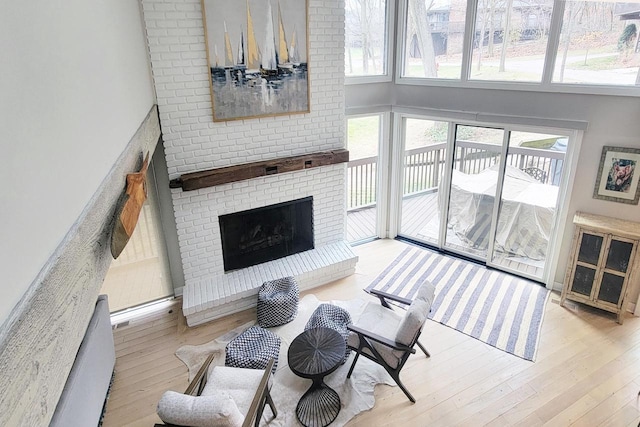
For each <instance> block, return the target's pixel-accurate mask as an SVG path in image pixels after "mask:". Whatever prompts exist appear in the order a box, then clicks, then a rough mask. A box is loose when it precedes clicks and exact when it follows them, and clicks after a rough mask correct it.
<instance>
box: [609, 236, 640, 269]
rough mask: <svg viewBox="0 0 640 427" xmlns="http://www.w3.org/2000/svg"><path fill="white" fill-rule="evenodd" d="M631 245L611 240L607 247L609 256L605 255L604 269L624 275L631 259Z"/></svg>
mask: <svg viewBox="0 0 640 427" xmlns="http://www.w3.org/2000/svg"><path fill="white" fill-rule="evenodd" d="M632 250H633V243H629V242H622V241H620V240H615V239H611V245H610V246H609V254H608V255H607V264H606V265H605V268H607V269H611V270H615V271H619V272H621V273H626V272H627V268H628V267H629V260H630V259H631V251H632Z"/></svg>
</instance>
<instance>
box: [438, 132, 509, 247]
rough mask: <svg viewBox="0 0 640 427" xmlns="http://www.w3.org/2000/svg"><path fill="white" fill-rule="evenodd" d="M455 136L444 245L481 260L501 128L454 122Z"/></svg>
mask: <svg viewBox="0 0 640 427" xmlns="http://www.w3.org/2000/svg"><path fill="white" fill-rule="evenodd" d="M455 136H456V137H455V141H454V144H453V153H454V158H453V163H452V171H451V185H450V186H449V189H450V190H449V204H448V215H447V233H446V235H445V239H444V247H445V248H446V249H449V250H451V251H452V252H458V253H461V254H463V255H465V256H469V257H471V258H477V259H480V260H485V259H486V258H487V254H488V250H489V241H490V233H491V228H492V227H491V226H492V218H493V209H494V201H495V197H496V191H497V183H498V180H499V166H500V156H501V151H502V141H503V139H504V131H503V130H502V129H492V128H486V127H478V126H463V125H456V132H455ZM445 200H446V199H445Z"/></svg>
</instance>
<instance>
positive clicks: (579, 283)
mask: <svg viewBox="0 0 640 427" xmlns="http://www.w3.org/2000/svg"><path fill="white" fill-rule="evenodd" d="M595 278H596V269H595V268H591V267H585V266H584V265H577V266H576V271H575V273H574V275H573V283H572V284H571V292H574V293H577V294H582V295H584V296H587V297H590V296H591V289H592V288H593V282H594V280H595Z"/></svg>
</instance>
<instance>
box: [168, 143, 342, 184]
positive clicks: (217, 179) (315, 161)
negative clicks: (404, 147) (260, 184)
mask: <svg viewBox="0 0 640 427" xmlns="http://www.w3.org/2000/svg"><path fill="white" fill-rule="evenodd" d="M348 161H349V151H348V150H346V149H339V150H332V151H321V152H319V153H312V154H305V155H302V156H294V157H283V158H279V159H273V160H264V161H261V162H253V163H245V164H242V165H235V166H227V167H224V168H217V169H209V170H204V171H199V172H191V173H186V174H183V175H181V176H180V178H176V179H172V180H171V181H170V182H169V186H170V187H171V188H182V190H183V191H191V190H197V189H199V188H206V187H213V186H215V185H221V184H228V183H230V182H237V181H243V180H245V179H251V178H258V177H261V176H267V175H275V174H279V173H285V172H293V171H297V170H302V169H309V168H315V167H319V166H327V165H334V164H338V163H346V162H348Z"/></svg>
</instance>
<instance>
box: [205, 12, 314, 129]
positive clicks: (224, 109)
mask: <svg viewBox="0 0 640 427" xmlns="http://www.w3.org/2000/svg"><path fill="white" fill-rule="evenodd" d="M200 2H201V7H202V21H203V26H204V38H205V47H206V54H207V71H208V72H207V75H208V80H209V88H210V94H211V106H212V113H213V121H214V122H226V121H233V120H245V119H252V118H259V117H274V116H284V115H292V114H306V113H310V112H311V83H310V78H309V0H303V1H300V0H245V1H239V2H228V1H224V0H200ZM221 11H222V12H221ZM276 23H277V24H276Z"/></svg>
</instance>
